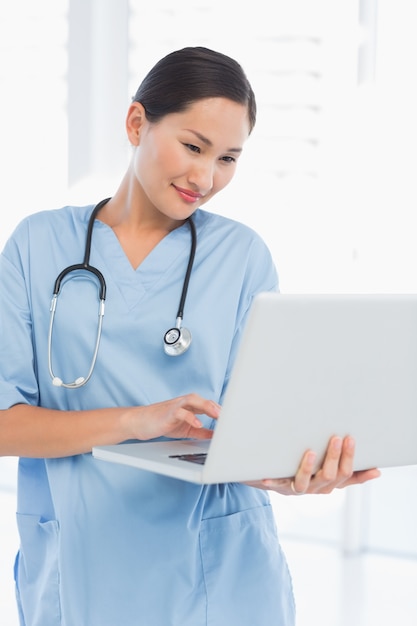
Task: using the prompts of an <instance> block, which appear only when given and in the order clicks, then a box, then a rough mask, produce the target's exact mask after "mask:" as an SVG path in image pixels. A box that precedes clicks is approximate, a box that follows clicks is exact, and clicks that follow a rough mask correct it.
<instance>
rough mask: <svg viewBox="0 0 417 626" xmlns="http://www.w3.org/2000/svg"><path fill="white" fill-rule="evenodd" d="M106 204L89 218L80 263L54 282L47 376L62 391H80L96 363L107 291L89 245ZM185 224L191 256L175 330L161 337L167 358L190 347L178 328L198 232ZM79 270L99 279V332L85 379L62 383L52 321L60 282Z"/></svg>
mask: <svg viewBox="0 0 417 626" xmlns="http://www.w3.org/2000/svg"><path fill="white" fill-rule="evenodd" d="M109 200H110V198H105V199H104V200H101V202H99V203H98V204H97V205H96V206H95V207H94V209H93V211H92V213H91V215H90V218H89V221H88V226H87V235H86V241H85V250H84V259H83V262H82V263H76V264H74V265H69V266H68V267H66V268H65V269H63V270H62V271H61V272H60V273H59V274H58V276H57V278H56V280H55V284H54V289H53V296H52V301H51V306H50V323H49V333H48V367H49V374H50V376H51V379H52V383H53V384H54V385H55V386H57V387H65V388H67V389H78V388H79V387H82V386H83V385H85V384H86V383H87V382H88V381H89V380H90V378H91V375H92V373H93V370H94V366H95V363H96V359H97V354H98V349H99V345H100V339H101V331H102V323H103V316H104V303H105V299H106V293H107V287H106V280H105V278H104V276H103V274H102V273H101V272H100V270H98V269H97V268H96V267H94V266H93V265H91V264H90V254H91V241H92V236H93V227H94V222H95V219H96V217H97V214H98V213H99V211H100V210H101V209H102V208H103V206H104V205H105V204H107V202H109ZM187 222H188V224H189V227H190V232H191V247H190V255H189V258H188V264H187V270H186V273H185V277H184V283H183V286H182V291H181V298H180V303H179V306H178V311H177V319H176V326H175V327H174V328H170V329H169V330H168V331H167V332H166V333H165V335H164V349H165V352H166V353H167V354H168V355H170V356H177V355H180V354H183V353H184V352H185V351H186V350H187V349H188V347H189V345H190V343H191V333H190V331H189V330H187V329H185V328H184V329H181V324H182V319H183V316H184V307H185V300H186V298H187V292H188V285H189V282H190V277H191V272H192V269H193V264H194V258H195V252H196V248H197V232H196V228H195V225H194V222H193V220H192V218H191V217H189V218H188V219H187ZM80 270H81V271H86V272H90V273H92V274H94V276H96V278H97V279H98V282H99V286H100V289H99V301H100V302H99V323H98V328H97V337H96V344H95V348H94V353H93V358H92V361H91V364H90V369H89V371H88V374H87V376H85V377H83V376H80V377H79V378H77V379H76V380H75V381H74V382H71V383H64V382H63V381H62V379H61V378H59V377H58V376H55V374H54V372H53V367H52V332H53V325H54V319H55V311H56V306H57V299H58V295H59V293H60V290H61V284H62V281H63V279H64V278H65V277H66V276H67V275H68V274H70V273H72V272H76V271H80Z"/></svg>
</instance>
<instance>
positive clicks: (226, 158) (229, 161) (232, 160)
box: [220, 156, 236, 163]
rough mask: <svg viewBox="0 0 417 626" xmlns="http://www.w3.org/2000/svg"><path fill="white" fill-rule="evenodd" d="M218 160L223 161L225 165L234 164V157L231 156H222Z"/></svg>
mask: <svg viewBox="0 0 417 626" xmlns="http://www.w3.org/2000/svg"><path fill="white" fill-rule="evenodd" d="M220 160H221V161H224V162H225V163H236V159H235V157H232V156H224V157H222V158H221V159H220Z"/></svg>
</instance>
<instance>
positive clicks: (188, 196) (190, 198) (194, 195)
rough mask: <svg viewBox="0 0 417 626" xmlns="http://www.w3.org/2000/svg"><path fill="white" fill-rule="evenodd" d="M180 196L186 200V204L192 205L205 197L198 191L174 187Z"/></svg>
mask: <svg viewBox="0 0 417 626" xmlns="http://www.w3.org/2000/svg"><path fill="white" fill-rule="evenodd" d="M172 186H173V187H174V189H175V190H176V192H177V193H178V195H179V196H180V197H181V198H182V199H183V200H185V202H189V203H190V204H192V203H193V202H197V201H198V200H200V199H201V198H202V197H203V194H201V193H198V192H196V191H191V189H184V188H183V187H177V185H172Z"/></svg>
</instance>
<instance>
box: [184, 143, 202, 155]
mask: <svg viewBox="0 0 417 626" xmlns="http://www.w3.org/2000/svg"><path fill="white" fill-rule="evenodd" d="M183 145H184V146H185V147H186V148H187V149H188V150H190V151H191V152H196V153H197V154H199V153H200V152H201V150H200V148H199V147H198V146H195V145H194V144H192V143H184V144H183Z"/></svg>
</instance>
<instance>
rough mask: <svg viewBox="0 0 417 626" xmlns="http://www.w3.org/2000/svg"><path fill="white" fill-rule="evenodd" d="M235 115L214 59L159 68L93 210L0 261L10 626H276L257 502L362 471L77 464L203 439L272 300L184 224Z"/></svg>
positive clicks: (257, 245) (137, 101)
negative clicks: (111, 184) (13, 523)
mask: <svg viewBox="0 0 417 626" xmlns="http://www.w3.org/2000/svg"><path fill="white" fill-rule="evenodd" d="M255 113H256V107H255V99H254V95H253V92H252V89H251V87H250V84H249V82H248V80H247V78H246V76H245V74H244V72H243V70H242V68H241V67H240V65H239V64H238V63H236V62H235V61H234V60H232V59H231V58H229V57H227V56H225V55H223V54H220V53H218V52H214V51H211V50H208V49H205V48H201V47H197V48H185V49H182V50H179V51H176V52H173V53H171V54H169V55H167V56H166V57H165V58H163V59H162V60H160V61H159V62H158V63H157V64H156V65H155V67H154V68H153V69H151V71H150V72H149V74H148V75H147V76H146V77H145V79H144V80H143V82H142V84H141V85H140V87H139V89H138V91H137V93H136V96H135V97H134V100H133V102H132V103H131V104H130V106H129V108H128V112H127V117H126V132H127V137H128V140H129V142H130V144H131V145H132V155H131V161H130V164H129V166H128V169H127V172H126V174H125V176H124V178H123V179H122V181H121V183H120V186H119V187H118V189H116V191H115V193H114V195H113V196H112V197H111V198H110V199H105V201H103V202H100V203H99V204H98V206H97V207H96V211H95V213H94V214H93V210H94V206H93V205H91V206H85V207H74V206H66V207H64V208H61V209H59V210H48V211H44V212H41V213H38V214H35V215H32V216H30V217H28V218H26V219H24V220H23V222H21V223H20V225H18V227H17V229H16V230H15V232H14V234H13V235H12V236H11V238H10V239H9V241H8V242H7V244H6V246H5V249H4V251H3V253H2V256H1V266H0V267H1V271H0V276H1V280H0V297H1V304H0V312H1V318H0V328H1V337H0V339H1V343H0V363H1V373H0V408H1V409H2V412H1V416H0V418H1V419H0V454H2V455H9V456H10V455H15V456H18V457H20V460H19V470H18V506H17V520H18V528H19V534H20V549H19V553H18V555H17V558H16V564H15V580H16V590H17V601H18V611H19V616H20V623H21V625H22V626H206V625H207V626H208V625H210V626H225V625H226V624H227V626H255V625H256V626H293V625H294V620H295V617H294V612H295V611H294V601H293V593H292V586H291V579H290V575H289V572H288V569H287V565H286V562H285V558H284V556H283V554H282V552H281V549H280V546H279V543H278V539H277V535H276V530H275V524H274V519H273V514H272V511H271V506H270V503H269V500H268V490H274V491H277V492H278V493H281V494H284V495H294V493H296V494H301V493H329V492H330V491H332V489H334V488H336V487H339V488H340V487H344V486H347V485H351V484H355V483H361V482H364V481H366V480H369V479H372V478H375V477H376V476H377V475H378V474H379V473H378V471H377V470H372V471H368V472H361V473H354V472H353V471H352V458H353V454H354V442H353V441H352V440H351V439H349V438H346V439H345V440H343V441H342V440H341V439H339V438H333V439H332V440H331V441H330V442H329V446H328V450H327V454H326V457H325V459H324V462H323V465H322V467H321V469H320V470H319V471H318V472H316V473H315V474H314V475H313V474H312V467H313V463H314V458H315V455H314V452H313V451H308V452H307V453H306V454H305V455H304V457H303V458H302V459H300V465H299V469H298V471H297V473H296V475H295V476H294V477H293V479H292V480H290V479H285V480H282V479H281V480H275V479H274V477H271V478H270V479H268V480H265V481H259V482H258V483H254V484H250V485H249V484H236V483H233V484H221V485H214V486H198V485H195V484H191V483H187V482H184V481H179V480H174V479H171V478H166V477H163V476H159V475H156V474H153V473H150V472H144V471H140V470H137V469H133V468H129V467H125V466H118V465H115V464H111V463H105V462H101V461H97V460H95V459H93V457H92V455H91V449H92V446H94V445H101V444H113V443H118V442H122V441H125V440H131V439H136V440H149V439H154V438H158V437H166V438H184V437H197V438H207V437H210V435H211V434H212V429H213V424H215V420H216V418H217V417H218V414H219V405H220V404H221V402H222V397H223V394H224V392H225V388H226V386H227V383H228V379H229V375H230V371H231V368H232V366H233V361H234V358H235V354H236V349H237V347H238V345H239V339H240V337H241V333H242V329H243V327H244V325H245V320H246V318H247V314H248V310H249V308H250V306H251V302H252V300H253V297H254V296H255V294H257V293H258V292H260V291H273V290H276V289H277V274H276V271H275V268H274V264H273V262H272V260H271V256H270V253H269V251H268V249H267V248H266V246H265V244H264V243H263V241H262V240H261V239H260V237H259V236H258V235H257V234H256V233H255V232H253V231H252V230H251V229H250V228H248V227H247V226H244V225H242V224H240V223H237V222H235V221H232V220H230V219H226V218H224V217H220V216H218V215H216V214H212V213H209V212H207V211H206V210H203V209H202V208H201V207H202V206H203V205H205V204H206V203H207V202H208V201H209V200H210V199H211V198H212V197H213V196H214V195H215V194H216V193H218V192H219V191H220V190H221V189H223V188H224V187H225V186H226V185H227V184H228V183H229V182H230V180H231V179H232V177H233V174H234V172H235V170H236V165H237V162H238V160H239V157H240V154H241V152H242V149H243V146H244V144H245V141H246V139H247V138H248V136H249V134H250V132H251V130H252V128H253V126H254V123H255ZM194 229H195V231H196V232H195V233H194ZM87 231H88V234H87ZM194 248H195V249H194ZM65 268H67V269H65ZM63 270H64V271H63ZM187 270H188V271H187ZM57 277H58V278H57ZM188 278H189V281H188ZM187 283H188V284H187ZM187 286H188V291H187ZM183 287H185V291H186V301H185V304H184V303H182V306H181V305H180V310H178V303H179V301H180V299H181V295H182V293H183ZM54 293H55V296H53V294H54ZM57 293H59V298H57V297H56V295H57ZM98 294H99V297H97V295H98ZM51 299H52V305H51ZM99 300H101V301H102V302H100V304H98V302H99ZM104 300H105V315H104V317H103V315H102V313H103V308H104V304H103V303H104ZM58 302H59V303H58ZM51 308H52V313H51V312H50V309H51ZM182 308H184V317H185V318H186V324H184V328H183V326H182V315H183V311H182V310H181V309H182ZM98 327H99V328H98ZM187 328H189V329H190V330H191V331H192V342H191V345H189V343H190V335H189V333H188V331H187ZM100 335H101V337H100ZM271 410H273V407H271ZM254 428H256V423H254Z"/></svg>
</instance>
